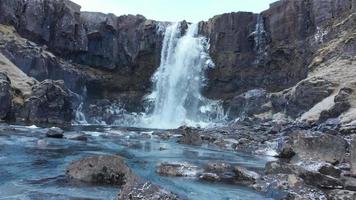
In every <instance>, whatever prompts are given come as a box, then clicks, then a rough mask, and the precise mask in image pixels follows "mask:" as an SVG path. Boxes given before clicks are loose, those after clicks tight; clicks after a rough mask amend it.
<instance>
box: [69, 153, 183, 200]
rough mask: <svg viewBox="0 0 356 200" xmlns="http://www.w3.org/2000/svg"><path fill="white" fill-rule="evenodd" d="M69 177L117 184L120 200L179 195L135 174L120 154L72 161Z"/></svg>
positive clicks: (171, 199) (157, 199)
mask: <svg viewBox="0 0 356 200" xmlns="http://www.w3.org/2000/svg"><path fill="white" fill-rule="evenodd" d="M66 174H67V176H68V177H69V178H71V179H75V180H79V181H83V182H87V183H93V184H110V185H118V186H120V187H121V191H120V194H119V197H118V199H120V200H142V199H147V200H178V199H179V197H178V196H177V195H175V194H173V193H171V192H169V191H166V190H164V189H162V188H161V187H159V186H157V185H154V184H152V183H150V182H148V181H146V180H144V179H142V178H141V177H139V176H137V175H136V174H135V173H134V172H133V171H132V170H131V169H130V168H129V167H128V166H127V165H126V164H125V161H124V159H123V158H122V157H120V156H93V157H87V158H83V159H80V160H78V161H75V162H73V163H72V164H71V165H70V166H69V167H68V168H67V172H66Z"/></svg>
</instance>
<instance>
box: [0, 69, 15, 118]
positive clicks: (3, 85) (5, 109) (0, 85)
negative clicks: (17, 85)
mask: <svg viewBox="0 0 356 200" xmlns="http://www.w3.org/2000/svg"><path fill="white" fill-rule="evenodd" d="M11 101H12V96H11V81H10V79H9V78H8V77H7V75H6V74H5V73H2V72H0V120H4V119H6V118H8V117H9V116H10V112H11Z"/></svg>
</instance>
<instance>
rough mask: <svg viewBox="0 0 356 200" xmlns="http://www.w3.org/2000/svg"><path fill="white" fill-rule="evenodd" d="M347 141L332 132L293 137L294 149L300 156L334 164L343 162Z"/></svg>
mask: <svg viewBox="0 0 356 200" xmlns="http://www.w3.org/2000/svg"><path fill="white" fill-rule="evenodd" d="M347 146H348V144H347V142H346V141H345V140H344V139H343V138H341V137H339V136H334V135H330V134H321V135H314V136H313V135H311V136H309V135H306V134H298V135H297V136H296V138H294V139H293V149H294V151H295V153H296V154H297V155H298V157H300V158H302V159H306V160H310V159H311V160H321V161H325V162H329V163H332V164H335V163H341V162H342V161H343V160H344V158H345V153H346V148H347Z"/></svg>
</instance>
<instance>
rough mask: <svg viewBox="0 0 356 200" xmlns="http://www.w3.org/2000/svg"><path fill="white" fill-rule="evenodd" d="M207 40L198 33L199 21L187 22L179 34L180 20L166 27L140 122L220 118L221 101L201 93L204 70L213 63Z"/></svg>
mask: <svg viewBox="0 0 356 200" xmlns="http://www.w3.org/2000/svg"><path fill="white" fill-rule="evenodd" d="M208 49H209V43H208V41H207V39H206V38H204V37H201V36H199V35H198V24H191V25H189V27H188V29H187V30H186V33H185V34H184V35H182V29H181V24H180V23H174V24H171V25H169V26H168V27H166V30H165V32H164V40H163V45H162V51H161V63H160V66H159V68H158V70H157V71H156V72H155V74H154V75H153V77H152V81H153V85H154V87H153V92H152V93H151V94H150V95H148V96H147V100H148V101H149V102H151V107H150V109H148V110H149V111H148V113H147V116H146V117H145V119H144V120H143V122H142V123H143V126H146V127H152V128H177V127H179V126H182V125H189V126H206V125H207V124H210V123H211V122H215V121H219V120H222V119H223V116H224V115H223V109H222V106H221V105H220V102H218V101H213V100H209V99H207V98H205V97H203V96H202V94H201V90H202V87H203V86H204V82H205V71H206V69H208V68H209V67H213V66H214V63H213V62H212V60H211V58H210V56H209V54H208Z"/></svg>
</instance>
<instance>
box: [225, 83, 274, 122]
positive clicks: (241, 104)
mask: <svg viewBox="0 0 356 200" xmlns="http://www.w3.org/2000/svg"><path fill="white" fill-rule="evenodd" d="M268 100H269V99H268V97H267V92H266V90H264V89H254V90H249V91H247V92H245V93H243V94H240V95H238V96H236V97H234V98H233V99H232V100H231V101H230V103H229V104H228V106H227V107H228V110H229V116H230V118H232V119H234V118H236V117H245V116H251V115H254V114H259V113H263V112H266V111H268V107H265V106H264V104H266V103H267V102H268Z"/></svg>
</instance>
